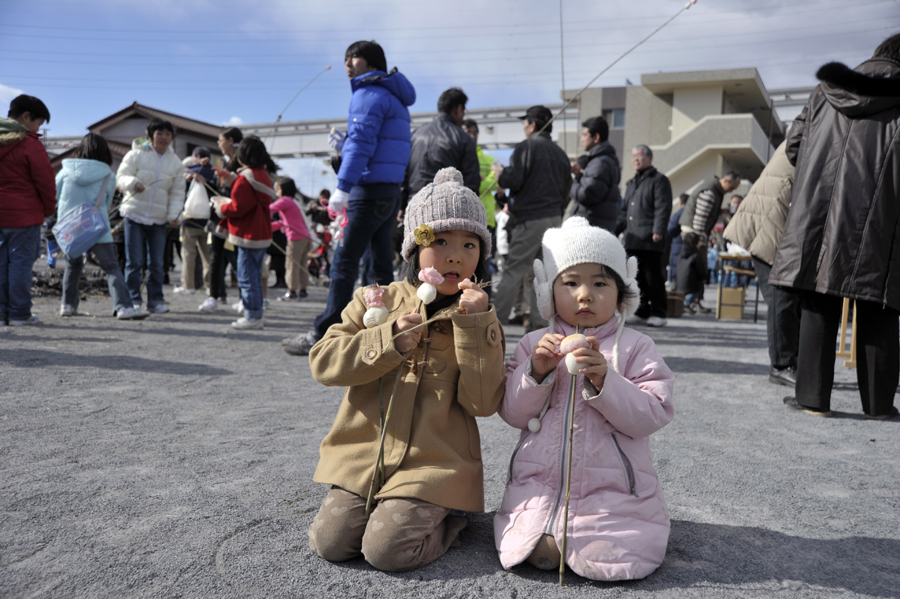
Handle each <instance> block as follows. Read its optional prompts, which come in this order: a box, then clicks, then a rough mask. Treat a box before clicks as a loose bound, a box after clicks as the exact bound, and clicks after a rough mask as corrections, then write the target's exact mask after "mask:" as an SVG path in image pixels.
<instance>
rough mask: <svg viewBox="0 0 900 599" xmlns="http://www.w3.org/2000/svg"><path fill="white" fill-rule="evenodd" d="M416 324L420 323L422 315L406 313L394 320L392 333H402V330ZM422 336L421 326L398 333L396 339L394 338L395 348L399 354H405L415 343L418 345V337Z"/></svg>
mask: <svg viewBox="0 0 900 599" xmlns="http://www.w3.org/2000/svg"><path fill="white" fill-rule="evenodd" d="M417 324H422V315H421V314H407V315H406V316H401V317H400V318H398V319H397V320H396V321H394V326H393V327H391V330H392V331H393V333H394V335H397V334H399V333H402V332H403V331H408V330H409V329H411V328H412V327H414V326H416V325H417ZM421 338H422V327H419V328H418V329H416V330H415V331H410V332H409V333H406V334H405V335H400V336H399V337H397V338H396V339H394V346H395V347H396V348H397V351H398V352H400V353H401V354H405V353H406V352H408V351H409V350H411V349H413V348H414V347H416V346H417V345H419V339H421Z"/></svg>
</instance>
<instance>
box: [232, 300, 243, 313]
mask: <svg viewBox="0 0 900 599" xmlns="http://www.w3.org/2000/svg"><path fill="white" fill-rule="evenodd" d="M231 309H232V310H234V311H235V312H243V311H244V302H242V301H241V300H238V301H236V302H234V303H233V304H231Z"/></svg>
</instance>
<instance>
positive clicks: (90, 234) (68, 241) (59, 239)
mask: <svg viewBox="0 0 900 599" xmlns="http://www.w3.org/2000/svg"><path fill="white" fill-rule="evenodd" d="M111 176H112V175H106V178H105V179H103V185H101V186H100V195H98V196H97V203H96V204H95V205H94V206H89V205H87V204H79V205H78V206H75V207H74V208H72V209H71V210H69V211H68V212H66V213H65V214H64V215H63V217H62V218H61V219H59V221H58V222H57V223H56V226H55V227H53V234H54V235H55V236H56V243H58V244H59V247H60V249H62V251H63V252H65V254H66V256H80V255H82V254H83V253H85V252H86V251H88V250H89V249H91V248H92V247H93V246H94V244H96V243H97V240H99V239H100V238H101V237H103V236H104V235H105V234H106V233H107V232H108V231H109V227H108V226H107V224H106V221H105V220H103V213H102V212H100V205H101V204H102V203H103V198H105V197H106V188H107V186H108V185H109V178H110V177H111Z"/></svg>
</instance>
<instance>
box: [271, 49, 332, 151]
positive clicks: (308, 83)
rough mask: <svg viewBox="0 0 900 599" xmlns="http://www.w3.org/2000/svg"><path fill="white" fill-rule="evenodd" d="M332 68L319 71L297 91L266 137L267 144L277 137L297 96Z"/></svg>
mask: <svg viewBox="0 0 900 599" xmlns="http://www.w3.org/2000/svg"><path fill="white" fill-rule="evenodd" d="M330 68H331V65H328V66H327V67H325V68H324V69H322V70H321V71H319V72H318V73H316V76H315V77H313V78H312V79H310V80H309V81H307V82H306V85H304V86H303V87H301V88H300V89H299V90H297V93H296V94H294V97H293V98H291V101H290V102H288V103H287V106H285V107H284V108H282V109H281V113H280V114H279V115H278V118H277V119H275V125H274V126H273V127H272V132H271V133H269V134H268V135H267V136H266V141H267V142H268V141H269V138H270V137H272V136H273V135H275V133H276V132H277V131H278V123H280V122H281V117H283V116H284V113H285V112H287V109H288V108H290V106H291V104H293V103H294V100H296V99H297V96H299V95H300V94H301V93H303V90H305V89H306V88H307V87H309V86H310V85H312V82H313V81H315V80H316V79H318V78H319V77H321V76H322V74H323V73H324V72H325V71H327V70H329V69H330Z"/></svg>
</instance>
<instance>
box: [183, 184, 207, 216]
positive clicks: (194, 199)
mask: <svg viewBox="0 0 900 599" xmlns="http://www.w3.org/2000/svg"><path fill="white" fill-rule="evenodd" d="M184 217H185V218H209V196H208V195H207V194H206V188H204V187H203V185H200V184H198V183H197V182H196V181H194V182H192V183H191V188H190V189H189V190H188V195H187V200H185V202H184Z"/></svg>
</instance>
